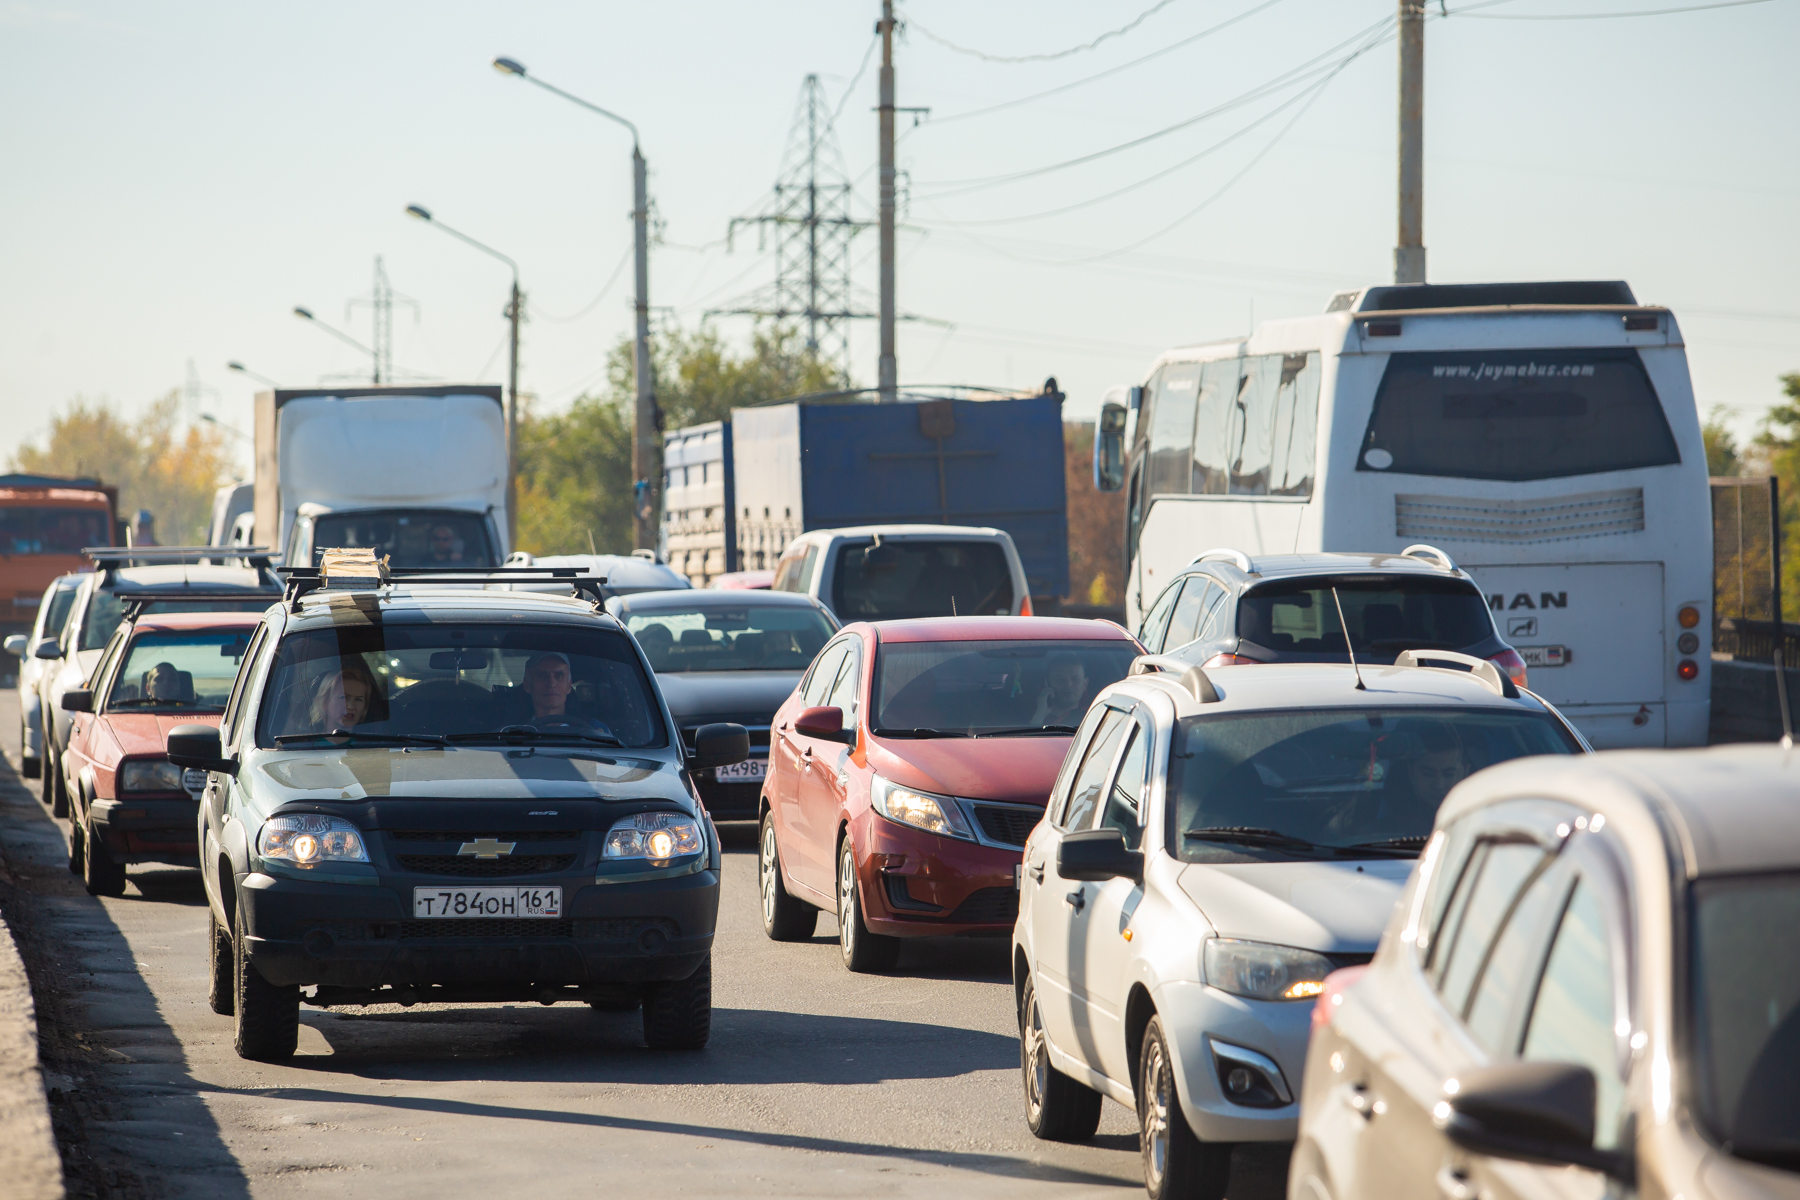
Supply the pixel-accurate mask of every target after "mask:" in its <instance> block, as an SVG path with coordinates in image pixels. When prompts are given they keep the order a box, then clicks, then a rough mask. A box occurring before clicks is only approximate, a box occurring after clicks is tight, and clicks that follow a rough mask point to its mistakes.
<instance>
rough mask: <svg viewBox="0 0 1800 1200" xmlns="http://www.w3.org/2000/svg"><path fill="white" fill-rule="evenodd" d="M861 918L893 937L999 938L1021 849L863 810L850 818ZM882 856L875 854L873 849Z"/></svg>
mask: <svg viewBox="0 0 1800 1200" xmlns="http://www.w3.org/2000/svg"><path fill="white" fill-rule="evenodd" d="M850 835H851V840H852V843H853V845H854V846H855V853H856V873H857V878H858V881H859V882H860V884H861V889H860V890H861V896H862V909H863V920H864V922H865V923H866V924H867V925H868V927H869V929H870V931H871V932H873V933H881V934H891V935H896V936H900V937H945V936H955V935H966V936H973V937H1005V936H1008V935H1010V934H1011V933H1012V929H1013V925H1014V923H1015V922H1017V920H1018V919H1019V889H1018V883H1017V879H1018V866H1019V863H1020V862H1022V861H1023V860H1024V850H1023V849H1022V848H1021V849H1017V850H1013V849H1007V848H1005V847H1001V846H984V845H981V844H979V843H976V842H965V841H962V840H961V839H959V838H947V837H939V836H938V835H937V834H934V833H927V832H925V831H924V830H923V829H912V828H910V827H908V826H905V825H900V824H897V823H895V822H893V821H890V820H888V819H887V818H885V817H882V816H880V815H879V814H877V813H876V812H875V811H874V810H872V809H871V810H868V811H866V812H864V813H863V814H862V815H861V816H859V817H856V818H855V819H853V820H852V821H851V823H850ZM878 855H879V856H881V857H880V858H879V859H878V858H877V857H876V856H878Z"/></svg>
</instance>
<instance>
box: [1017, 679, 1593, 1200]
mask: <svg viewBox="0 0 1800 1200" xmlns="http://www.w3.org/2000/svg"><path fill="white" fill-rule="evenodd" d="M1445 661H1448V662H1450V664H1451V668H1449V669H1447V668H1446V667H1443V666H1435V667H1434V666H1424V665H1421V664H1422V663H1425V662H1445ZM1133 671H1134V674H1133V675H1131V676H1130V677H1128V678H1127V679H1125V680H1122V681H1121V682H1119V683H1117V684H1114V685H1113V686H1111V687H1109V688H1107V689H1106V690H1105V691H1103V692H1102V693H1101V694H1100V696H1099V697H1098V698H1097V699H1096V700H1095V701H1094V704H1093V706H1092V707H1091V708H1090V709H1089V711H1088V714H1087V716H1086V718H1085V719H1084V720H1083V722H1082V725H1081V729H1080V732H1079V733H1077V735H1076V737H1075V740H1074V741H1073V743H1072V744H1071V745H1070V748H1069V753H1068V757H1067V758H1066V759H1065V760H1064V762H1063V768H1062V773H1061V775H1060V776H1059V777H1058V779H1057V783H1056V787H1055V790H1054V791H1053V792H1052V793H1051V796H1050V801H1049V807H1048V809H1047V810H1046V815H1045V818H1044V821H1043V822H1042V823H1041V824H1039V825H1038V827H1037V828H1036V830H1034V831H1033V833H1032V835H1031V838H1030V840H1029V841H1028V842H1027V844H1026V847H1025V856H1024V865H1023V875H1022V880H1021V891H1022V895H1021V897H1020V907H1019V920H1018V924H1017V926H1016V927H1015V929H1014V934H1013V977H1014V986H1015V992H1016V995H1017V999H1018V1005H1019V1021H1020V1034H1021V1065H1022V1068H1023V1074H1024V1086H1025V1102H1026V1119H1027V1123H1028V1124H1029V1125H1030V1127H1031V1130H1032V1132H1033V1133H1034V1134H1036V1135H1037V1136H1038V1137H1040V1138H1046V1139H1052V1140H1058V1141H1079V1140H1084V1139H1086V1138H1088V1137H1091V1136H1092V1135H1093V1133H1094V1131H1095V1129H1096V1128H1097V1126H1098V1124H1099V1119H1100V1102H1101V1099H1102V1097H1111V1098H1112V1099H1114V1100H1117V1101H1118V1102H1120V1103H1121V1104H1125V1105H1128V1106H1131V1107H1133V1108H1134V1109H1135V1110H1136V1112H1137V1115H1138V1120H1139V1126H1140V1130H1141V1134H1142V1150H1143V1157H1144V1180H1145V1184H1146V1186H1147V1188H1148V1190H1149V1192H1150V1194H1151V1195H1152V1196H1153V1197H1159V1198H1160V1197H1163V1196H1176V1195H1180V1196H1202V1197H1215V1198H1216V1197H1219V1196H1222V1195H1223V1194H1224V1190H1225V1184H1226V1180H1227V1176H1228V1173H1229V1164H1230V1148H1231V1145H1232V1144H1233V1143H1236V1142H1284V1141H1292V1140H1293V1138H1294V1134H1295V1125H1296V1118H1297V1116H1298V1104H1297V1101H1298V1098H1299V1095H1300V1074H1301V1067H1302V1065H1303V1064H1304V1062H1305V1058H1306V1041H1307V1029H1308V1018H1309V1015H1310V1009H1311V1005H1310V1004H1308V1003H1306V1002H1307V1001H1308V1000H1310V999H1311V998H1312V997H1314V996H1316V995H1318V994H1319V992H1320V990H1321V989H1322V987H1323V983H1324V979H1325V977H1326V975H1328V974H1330V973H1331V972H1332V971H1334V970H1336V969H1338V968H1339V967H1344V966H1351V965H1356V964H1360V963H1366V962H1368V961H1369V959H1370V956H1371V955H1372V953H1373V952H1374V950H1375V944H1376V941H1377V940H1378V939H1379V937H1380V936H1381V931H1382V929H1383V927H1384V926H1385V925H1386V924H1387V922H1388V917H1389V914H1390V912H1391V911H1392V910H1393V907H1394V904H1395V902H1396V900H1397V899H1398V897H1399V895H1400V892H1401V889H1402V887H1403V886H1404V884H1405V882H1406V878H1407V876H1408V874H1409V873H1410V872H1411V870H1412V866H1413V860H1414V858H1415V857H1416V856H1417V855H1418V852H1419V850H1420V849H1421V848H1422V847H1423V846H1424V844H1425V840H1426V838H1427V836H1428V835H1429V834H1430V833H1431V829H1432V822H1433V819H1434V818H1435V816H1436V812H1437V807H1438V803H1439V801H1441V800H1442V798H1443V796H1444V793H1445V792H1446V791H1448V790H1449V788H1450V787H1451V786H1452V785H1453V784H1454V783H1456V782H1457V781H1458V780H1459V779H1461V778H1463V777H1464V776H1466V775H1468V774H1470V773H1472V772H1474V771H1477V770H1480V769H1482V768H1483V767H1487V766H1490V765H1492V764H1494V763H1498V762H1502V761H1505V760H1508V759H1513V758H1519V757H1523V756H1526V755H1535V754H1578V753H1582V752H1584V751H1585V750H1586V744H1585V743H1584V742H1583V741H1582V740H1581V738H1580V736H1579V735H1578V734H1577V733H1576V732H1575V730H1574V729H1573V728H1572V727H1571V726H1570V725H1569V723H1568V722H1567V721H1566V720H1564V719H1563V717H1562V716H1561V715H1560V714H1559V713H1558V712H1557V711H1556V710H1555V709H1554V708H1553V707H1551V706H1550V705H1549V704H1547V703H1545V702H1544V701H1543V700H1541V699H1539V698H1538V697H1536V696H1534V695H1532V694H1531V693H1530V692H1528V691H1523V690H1521V689H1519V688H1518V687H1516V686H1515V685H1514V684H1513V682H1512V680H1511V679H1509V678H1507V677H1506V676H1505V675H1503V674H1502V673H1501V672H1500V671H1499V670H1497V669H1496V668H1495V667H1494V665H1493V664H1491V663H1488V662H1485V661H1483V660H1480V659H1475V658H1471V657H1469V656H1466V655H1459V654H1450V653H1448V652H1441V651H1429V652H1428V651H1409V652H1406V653H1404V654H1402V655H1401V656H1400V657H1399V661H1398V662H1397V663H1396V664H1395V665H1393V666H1380V667H1365V668H1363V669H1362V670H1361V672H1360V676H1359V674H1358V672H1357V669H1356V668H1355V667H1354V666H1352V665H1348V664H1346V665H1337V664H1273V665H1266V666H1255V667H1221V668H1216V669H1214V670H1212V671H1210V672H1208V671H1204V670H1202V669H1200V668H1197V667H1193V666H1190V665H1189V664H1187V663H1185V662H1180V661H1178V660H1175V659H1168V658H1160V657H1147V658H1142V659H1139V660H1138V662H1137V663H1136V664H1135V665H1134V666H1133Z"/></svg>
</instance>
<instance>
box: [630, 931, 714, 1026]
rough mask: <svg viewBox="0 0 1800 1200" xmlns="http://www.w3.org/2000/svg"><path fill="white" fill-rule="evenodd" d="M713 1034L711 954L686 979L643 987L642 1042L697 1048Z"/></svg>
mask: <svg viewBox="0 0 1800 1200" xmlns="http://www.w3.org/2000/svg"><path fill="white" fill-rule="evenodd" d="M711 1036H712V955H710V954H708V955H707V956H706V961H705V962H702V963H701V964H700V969H699V970H697V971H695V972H694V973H693V974H692V975H689V976H688V977H687V978H686V979H677V980H671V981H667V982H664V983H653V984H651V985H650V986H648V987H646V988H645V989H644V1045H646V1046H648V1047H650V1048H651V1049H652V1050H698V1049H700V1048H701V1047H703V1046H705V1045H706V1042H707V1039H708V1038H710V1037H711Z"/></svg>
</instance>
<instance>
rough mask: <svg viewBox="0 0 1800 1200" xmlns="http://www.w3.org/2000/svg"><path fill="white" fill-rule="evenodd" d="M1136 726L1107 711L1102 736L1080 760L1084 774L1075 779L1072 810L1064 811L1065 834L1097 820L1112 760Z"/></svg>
mask: <svg viewBox="0 0 1800 1200" xmlns="http://www.w3.org/2000/svg"><path fill="white" fill-rule="evenodd" d="M1135 723H1136V722H1134V721H1132V719H1131V718H1130V717H1128V716H1126V715H1125V714H1124V713H1122V712H1120V711H1119V710H1118V709H1108V710H1107V711H1106V717H1105V719H1104V720H1103V721H1102V722H1101V725H1100V732H1099V733H1098V734H1096V735H1095V736H1094V744H1093V745H1091V746H1089V747H1088V752H1087V754H1086V755H1085V756H1084V757H1083V758H1082V760H1081V770H1080V771H1078V772H1077V773H1076V775H1075V786H1074V788H1073V789H1072V791H1071V793H1070V796H1069V807H1068V808H1067V809H1065V810H1064V811H1063V819H1062V821H1061V826H1062V828H1063V829H1064V830H1069V831H1073V830H1078V829H1086V828H1087V827H1088V825H1089V824H1090V823H1091V822H1092V821H1093V819H1094V810H1095V809H1096V808H1098V807H1100V800H1101V797H1102V795H1103V794H1104V792H1105V790H1106V780H1107V777H1108V776H1109V775H1110V774H1111V773H1112V765H1113V758H1114V756H1115V755H1116V754H1117V753H1118V751H1119V741H1120V739H1121V738H1123V737H1124V735H1125V731H1126V729H1127V728H1129V727H1130V726H1132V725H1134V724H1135Z"/></svg>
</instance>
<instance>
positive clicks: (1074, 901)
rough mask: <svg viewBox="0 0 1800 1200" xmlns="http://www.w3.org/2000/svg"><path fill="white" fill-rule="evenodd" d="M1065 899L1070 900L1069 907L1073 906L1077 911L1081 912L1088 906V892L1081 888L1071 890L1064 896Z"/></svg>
mask: <svg viewBox="0 0 1800 1200" xmlns="http://www.w3.org/2000/svg"><path fill="white" fill-rule="evenodd" d="M1063 899H1064V900H1067V901H1068V902H1069V907H1071V908H1073V909H1074V910H1075V911H1076V912H1080V911H1081V910H1082V909H1084V908H1086V907H1087V894H1086V893H1085V892H1082V891H1080V890H1076V891H1073V892H1070V893H1069V894H1068V895H1066V896H1064V897H1063Z"/></svg>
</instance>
